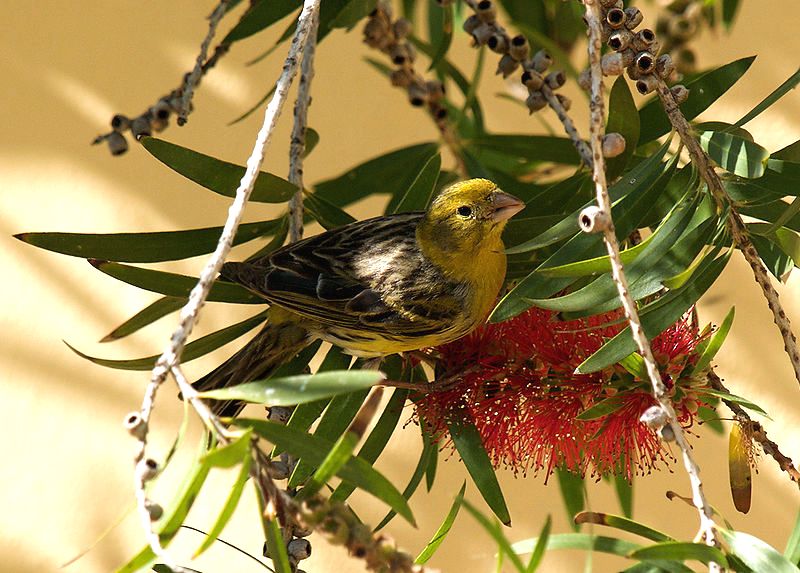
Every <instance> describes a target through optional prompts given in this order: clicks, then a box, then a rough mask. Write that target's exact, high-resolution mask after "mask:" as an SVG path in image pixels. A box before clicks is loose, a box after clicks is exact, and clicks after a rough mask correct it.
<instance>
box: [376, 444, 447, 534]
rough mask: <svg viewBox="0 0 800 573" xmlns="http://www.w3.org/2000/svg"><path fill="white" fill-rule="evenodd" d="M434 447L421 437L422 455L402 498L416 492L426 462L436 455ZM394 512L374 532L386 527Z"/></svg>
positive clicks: (409, 497)
mask: <svg viewBox="0 0 800 573" xmlns="http://www.w3.org/2000/svg"><path fill="white" fill-rule="evenodd" d="M436 451H437V450H436V446H434V445H433V444H432V443H431V442H430V441H429V440H427V439H426V438H425V436H423V441H422V453H421V454H420V456H419V460H418V461H417V466H416V467H415V468H414V472H413V473H412V474H411V477H410V478H409V480H408V484H407V485H406V487H405V489H404V490H403V497H404V498H405V499H406V500H408V499H411V496H412V495H414V492H415V491H417V488H418V487H419V484H420V482H421V481H422V477H423V476H424V475H425V470H426V468H427V467H428V462H429V460H430V459H431V457H432V456H435V455H436ZM394 516H395V512H394V511H390V512H389V513H387V514H386V515H385V516H384V518H383V519H382V520H381V521H380V523H378V525H376V526H375V531H380V530H381V529H383V528H384V527H386V526H387V525H388V524H389V522H390V521H391V520H392V519H393V518H394Z"/></svg>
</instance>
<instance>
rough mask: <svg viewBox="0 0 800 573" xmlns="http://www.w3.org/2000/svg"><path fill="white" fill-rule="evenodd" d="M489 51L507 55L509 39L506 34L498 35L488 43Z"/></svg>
mask: <svg viewBox="0 0 800 573" xmlns="http://www.w3.org/2000/svg"><path fill="white" fill-rule="evenodd" d="M486 45H487V46H489V49H490V50H492V51H493V52H496V53H498V54H505V53H506V50H508V37H507V36H506V35H505V34H501V33H496V34H494V35H493V36H492V37H491V38H489V40H488V41H487V42H486Z"/></svg>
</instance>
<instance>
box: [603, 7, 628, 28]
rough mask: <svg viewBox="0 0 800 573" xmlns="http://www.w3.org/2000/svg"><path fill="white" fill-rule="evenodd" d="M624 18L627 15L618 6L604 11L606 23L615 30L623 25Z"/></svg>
mask: <svg viewBox="0 0 800 573" xmlns="http://www.w3.org/2000/svg"><path fill="white" fill-rule="evenodd" d="M626 18H627V16H626V15H625V11H624V10H620V9H619V8H612V9H611V10H609V11H608V12H607V13H606V22H608V25H609V26H611V27H612V28H613V29H615V30H618V29H619V28H622V27H623V26H624V25H625V19H626Z"/></svg>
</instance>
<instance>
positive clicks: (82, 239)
mask: <svg viewBox="0 0 800 573" xmlns="http://www.w3.org/2000/svg"><path fill="white" fill-rule="evenodd" d="M280 221H281V219H273V220H271V221H260V222H258V223H244V224H242V225H241V226H240V227H239V230H238V232H237V233H236V237H235V238H234V240H233V244H234V245H238V244H241V243H245V242H247V241H252V240H253V239H256V238H258V237H262V236H264V235H270V234H272V233H274V232H275V230H277V229H278V227H279V226H280ZM221 232H222V227H207V228H204V229H191V230H188V231H163V232H156V233H110V234H90V233H20V234H19V235H15V237H16V238H17V239H19V240H20V241H23V242H25V243H28V244H31V245H34V246H36V247H39V248H42V249H47V250H48V251H53V252H56V253H62V254H64V255H71V256H73V257H82V258H84V259H104V260H109V261H121V262H129V263H156V262H161V261H175V260H179V259H186V258H189V257H195V256H197V255H203V254H206V253H210V252H211V251H213V250H214V249H215V248H216V246H217V242H218V241H219V236H220V233H221Z"/></svg>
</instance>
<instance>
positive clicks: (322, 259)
mask: <svg viewBox="0 0 800 573" xmlns="http://www.w3.org/2000/svg"><path fill="white" fill-rule="evenodd" d="M421 217H422V214H421V213H406V214H401V215H393V216H389V217H377V218H374V219H368V220H365V221H360V222H358V223H353V224H351V225H347V226H345V227H341V228H339V229H334V230H332V231H328V232H326V233H322V234H321V235H317V236H314V237H310V238H308V239H304V240H302V241H298V242H297V243H293V244H291V245H287V246H285V247H283V248H282V249H279V250H277V251H275V252H274V253H272V254H271V255H267V256H265V257H263V258H261V259H255V260H252V261H249V262H246V263H226V264H225V265H224V266H223V268H222V272H221V276H222V278H223V279H226V280H230V281H233V282H236V283H239V284H242V285H243V286H245V287H247V288H248V289H250V290H251V291H253V292H255V293H256V294H258V295H260V296H262V297H264V298H265V299H267V300H268V301H270V302H273V303H275V304H278V305H280V306H283V307H285V308H287V309H289V310H292V311H294V312H297V313H298V314H300V315H303V316H306V317H308V318H311V319H313V320H317V321H319V322H320V323H322V324H329V325H335V326H338V327H348V326H349V327H353V328H359V329H367V330H372V331H378V332H383V331H387V330H396V329H398V328H399V329H400V330H409V329H415V330H416V329H422V330H426V331H427V330H428V327H429V326H430V327H431V328H433V326H432V325H427V324H426V323H428V322H430V320H429V319H430V317H426V316H424V315H420V316H418V320H414V318H413V317H412V318H409V313H407V312H406V311H405V309H404V308H401V307H400V306H399V304H398V303H397V302H394V303H393V301H390V300H387V289H391V288H393V287H392V285H386V284H384V283H386V282H387V281H386V280H384V279H385V277H381V276H378V275H375V274H372V275H365V273H364V272H363V270H360V269H359V268H358V264H357V261H358V260H359V259H364V258H366V259H369V258H370V257H371V256H373V255H375V256H378V255H380V254H381V253H383V252H385V251H386V249H392V248H397V247H398V245H400V246H402V247H403V248H406V249H411V250H412V252H413V251H416V254H417V256H416V257H414V256H411V257H407V259H408V264H409V268H408V270H407V273H408V274H407V277H405V278H406V280H411V281H413V278H414V276H415V274H416V272H417V271H418V270H419V269H418V268H415V266H414V265H418V264H421V261H422V257H421V255H419V253H418V251H417V250H416V247H415V240H414V239H415V230H416V226H417V223H418V222H419V220H420V218H421ZM437 318H438V317H437ZM412 322H414V323H415V324H413V325H412V324H411V323H412ZM439 328H440V326H439Z"/></svg>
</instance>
